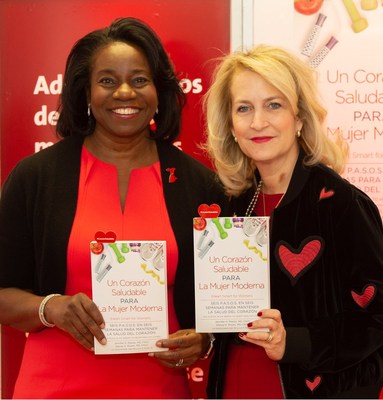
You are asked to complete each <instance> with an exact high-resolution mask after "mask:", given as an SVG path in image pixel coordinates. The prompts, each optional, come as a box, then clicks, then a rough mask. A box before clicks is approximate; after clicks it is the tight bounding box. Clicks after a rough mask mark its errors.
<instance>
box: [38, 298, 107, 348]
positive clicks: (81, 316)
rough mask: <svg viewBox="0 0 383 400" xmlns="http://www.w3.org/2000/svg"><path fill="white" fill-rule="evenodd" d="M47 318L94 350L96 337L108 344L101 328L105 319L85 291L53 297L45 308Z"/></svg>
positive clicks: (102, 342)
mask: <svg viewBox="0 0 383 400" xmlns="http://www.w3.org/2000/svg"><path fill="white" fill-rule="evenodd" d="M44 315H45V319H46V320H47V321H48V322H50V323H52V324H55V325H56V326H57V327H58V328H60V329H62V330H63V331H66V332H68V333H69V334H70V335H71V336H72V337H73V338H74V339H75V340H76V341H77V342H79V343H80V344H81V345H82V346H84V347H85V348H87V349H89V350H93V347H94V338H96V339H97V340H98V341H99V342H100V343H101V344H106V339H105V335H104V333H103V332H102V330H101V329H103V328H104V327H105V322H104V319H103V317H102V315H101V312H100V311H99V309H98V307H97V306H96V304H95V303H93V301H92V300H91V299H90V298H89V297H88V296H86V295H85V294H83V293H78V294H76V295H74V296H57V297H52V298H51V299H50V300H49V301H48V302H47V304H46V306H45V309H44Z"/></svg>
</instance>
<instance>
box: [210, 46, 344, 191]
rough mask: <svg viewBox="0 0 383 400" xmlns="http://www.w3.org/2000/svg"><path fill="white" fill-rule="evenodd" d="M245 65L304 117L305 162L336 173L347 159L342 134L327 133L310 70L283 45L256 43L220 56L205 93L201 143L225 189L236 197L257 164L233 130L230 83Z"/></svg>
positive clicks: (250, 179) (251, 179)
mask: <svg viewBox="0 0 383 400" xmlns="http://www.w3.org/2000/svg"><path fill="white" fill-rule="evenodd" d="M243 69H246V70H250V71H253V72H256V73H257V74H259V75H260V76H261V77H262V78H263V79H265V80H266V81H267V82H268V83H269V84H271V85H273V86H274V87H275V88H276V89H278V90H279V91H280V92H281V93H282V94H283V95H284V96H285V97H286V98H287V100H288V102H289V103H290V105H291V108H292V110H293V112H294V113H295V114H296V115H297V117H298V118H299V119H300V120H301V121H302V129H301V136H300V138H299V142H300V145H301V146H302V147H303V149H304V151H305V153H306V154H307V157H306V159H305V163H306V165H315V164H318V163H323V164H325V165H327V166H329V167H330V168H332V169H334V170H335V171H336V172H339V173H340V172H341V171H342V170H343V169H344V166H345V163H346V159H347V155H348V152H347V145H346V144H345V142H344V141H342V139H341V137H340V134H339V135H338V137H337V138H336V140H335V141H333V140H331V139H329V138H328V137H327V135H326V133H325V130H324V121H325V118H326V116H327V111H326V110H325V109H324V108H323V106H322V105H321V104H320V101H319V95H318V91H317V86H316V80H315V74H314V71H313V70H312V69H311V68H310V67H309V66H308V65H307V64H305V63H304V62H303V61H301V60H300V59H299V58H298V57H297V56H295V55H293V54H291V53H289V52H287V51H286V50H284V49H281V48H278V47H273V46H267V45H259V46H257V47H255V48H254V49H252V50H250V51H238V52H235V53H232V54H229V55H227V56H225V57H223V58H222V59H221V62H220V64H219V65H218V66H217V68H216V70H215V73H214V77H213V83H212V85H211V86H210V88H209V90H208V92H207V93H206V95H205V97H204V108H205V112H206V133H207V138H206V143H205V144H204V148H205V150H206V151H207V154H208V156H209V157H210V158H211V160H212V163H213V165H214V166H215V168H216V170H217V173H218V175H219V176H220V179H221V180H222V182H223V184H224V185H225V187H226V191H227V193H228V194H230V195H234V196H237V195H239V194H240V193H241V192H243V191H244V190H246V189H248V188H249V187H251V186H252V185H253V184H254V170H255V165H254V163H253V161H252V160H251V159H250V158H249V157H247V156H246V155H245V154H243V152H242V151H241V149H240V147H239V146H238V144H237V143H236V142H235V141H234V138H233V135H232V120H231V115H232V114H231V111H232V110H231V83H232V79H233V76H234V74H235V73H236V72H237V71H238V70H243Z"/></svg>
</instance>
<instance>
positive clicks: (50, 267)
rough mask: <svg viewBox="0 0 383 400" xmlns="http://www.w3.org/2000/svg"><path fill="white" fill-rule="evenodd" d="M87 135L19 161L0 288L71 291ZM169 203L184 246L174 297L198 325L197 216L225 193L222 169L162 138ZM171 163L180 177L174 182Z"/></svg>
mask: <svg viewBox="0 0 383 400" xmlns="http://www.w3.org/2000/svg"><path fill="white" fill-rule="evenodd" d="M82 145H83V138H82V137H69V138H66V139H64V140H61V141H60V142H58V143H57V144H55V145H53V146H51V147H49V148H47V149H45V150H42V151H41V152H39V153H36V154H34V155H32V156H29V157H27V158H25V159H24V160H22V161H21V162H19V164H18V165H17V166H16V167H15V168H14V169H13V171H12V172H11V174H10V175H9V177H8V179H7V180H6V182H5V184H4V187H3V191H2V197H1V202H0V257H1V259H2V260H3V261H2V262H1V266H0V287H18V288H22V289H32V290H33V292H34V293H36V294H38V295H47V294H50V293H64V291H65V285H66V273H67V269H66V268H67V267H66V266H67V245H68V240H69V235H70V232H71V228H72V223H73V220H74V215H75V211H76V203H77V194H78V183H79V174H80V157H81V148H82ZM157 148H158V153H159V158H160V166H161V176H162V181H163V188H164V196H165V202H166V206H167V209H168V213H169V218H170V222H171V225H172V228H173V231H174V234H175V238H176V241H177V246H178V254H179V259H178V266H177V273H176V279H175V287H174V303H175V308H176V313H177V318H178V320H179V323H180V325H181V327H182V328H191V327H194V326H195V321H194V268H193V217H196V216H198V212H197V209H198V206H199V205H200V204H202V203H206V204H212V203H218V204H220V205H221V206H222V209H223V212H225V204H226V197H225V195H224V193H223V191H222V190H221V187H220V185H219V184H218V182H217V180H216V178H215V174H214V173H213V172H212V171H211V170H209V169H208V168H207V167H205V166H203V165H202V164H201V163H199V162H198V161H196V160H195V159H193V158H192V157H190V156H188V155H187V154H185V153H183V152H182V151H180V150H179V149H177V148H176V147H175V146H173V145H171V144H166V143H158V144H157ZM167 168H175V175H176V176H177V180H176V181H175V182H173V183H171V182H170V181H169V172H168V171H166V169H167Z"/></svg>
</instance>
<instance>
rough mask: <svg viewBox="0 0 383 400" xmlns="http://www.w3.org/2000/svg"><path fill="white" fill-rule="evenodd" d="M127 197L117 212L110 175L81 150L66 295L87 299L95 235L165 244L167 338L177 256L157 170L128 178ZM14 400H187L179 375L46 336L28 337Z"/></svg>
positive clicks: (149, 361)
mask: <svg viewBox="0 0 383 400" xmlns="http://www.w3.org/2000/svg"><path fill="white" fill-rule="evenodd" d="M127 190H128V192H127V196H126V203H125V208H124V210H123V211H122V210H121V206H120V200H119V199H120V197H119V192H118V186H117V171H116V169H115V167H114V166H113V165H109V164H106V163H104V162H101V161H99V160H97V159H96V158H95V157H94V156H92V155H91V154H90V153H89V152H88V151H87V150H86V149H85V147H83V151H82V159H81V173H80V184H79V195H78V204H77V211H76V216H75V220H74V223H73V227H72V232H71V235H70V239H69V245H68V271H67V286H66V292H65V294H67V295H73V294H76V293H79V292H83V293H85V294H87V295H88V296H90V297H91V296H92V291H91V266H90V254H89V243H90V242H91V241H92V240H94V234H95V233H96V232H97V231H100V230H101V231H104V232H107V231H113V232H115V233H116V235H117V239H118V240H166V250H167V267H168V276H167V278H168V296H169V301H168V304H169V330H170V333H171V332H174V331H176V330H178V329H179V325H178V323H177V319H176V315H175V310H174V305H173V285H174V278H175V272H176V267H177V261H178V250H177V245H176V241H175V237H174V234H173V231H172V228H171V225H170V220H169V217H168V213H167V209H166V204H165V200H164V196H163V189H162V181H161V174H160V164H159V162H157V163H155V164H153V165H151V166H149V167H145V168H141V169H135V170H133V171H132V173H131V176H130V181H129V186H128V188H127ZM57 212H60V210H57ZM52 268H54V266H52ZM14 397H15V398H109V399H111V398H190V397H191V393H190V390H189V385H188V380H187V376H186V372H185V370H182V369H170V368H166V367H163V366H162V365H161V364H160V363H159V362H158V361H157V360H156V359H154V358H151V357H148V355H147V354H123V355H102V356H100V355H97V356H96V355H95V354H94V353H93V352H91V351H89V350H86V349H85V348H83V347H82V346H81V345H79V344H78V343H77V342H75V340H74V339H72V338H71V337H70V336H69V335H68V334H66V333H65V332H63V331H61V330H60V329H58V328H51V329H44V330H42V331H40V332H36V333H31V334H29V337H28V339H27V343H26V347H25V353H24V357H23V361H22V366H21V369H20V374H19V377H18V380H17V382H16V387H15V391H14Z"/></svg>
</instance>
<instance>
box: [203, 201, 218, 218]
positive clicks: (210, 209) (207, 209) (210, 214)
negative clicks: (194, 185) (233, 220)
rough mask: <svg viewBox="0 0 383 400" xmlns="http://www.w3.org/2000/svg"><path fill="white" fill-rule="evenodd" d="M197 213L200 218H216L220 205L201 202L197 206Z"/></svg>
mask: <svg viewBox="0 0 383 400" xmlns="http://www.w3.org/2000/svg"><path fill="white" fill-rule="evenodd" d="M198 214H199V216H200V217H202V218H217V217H219V214H221V207H220V206H219V205H218V204H211V205H210V206H208V205H207V204H201V205H200V206H199V207H198Z"/></svg>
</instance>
